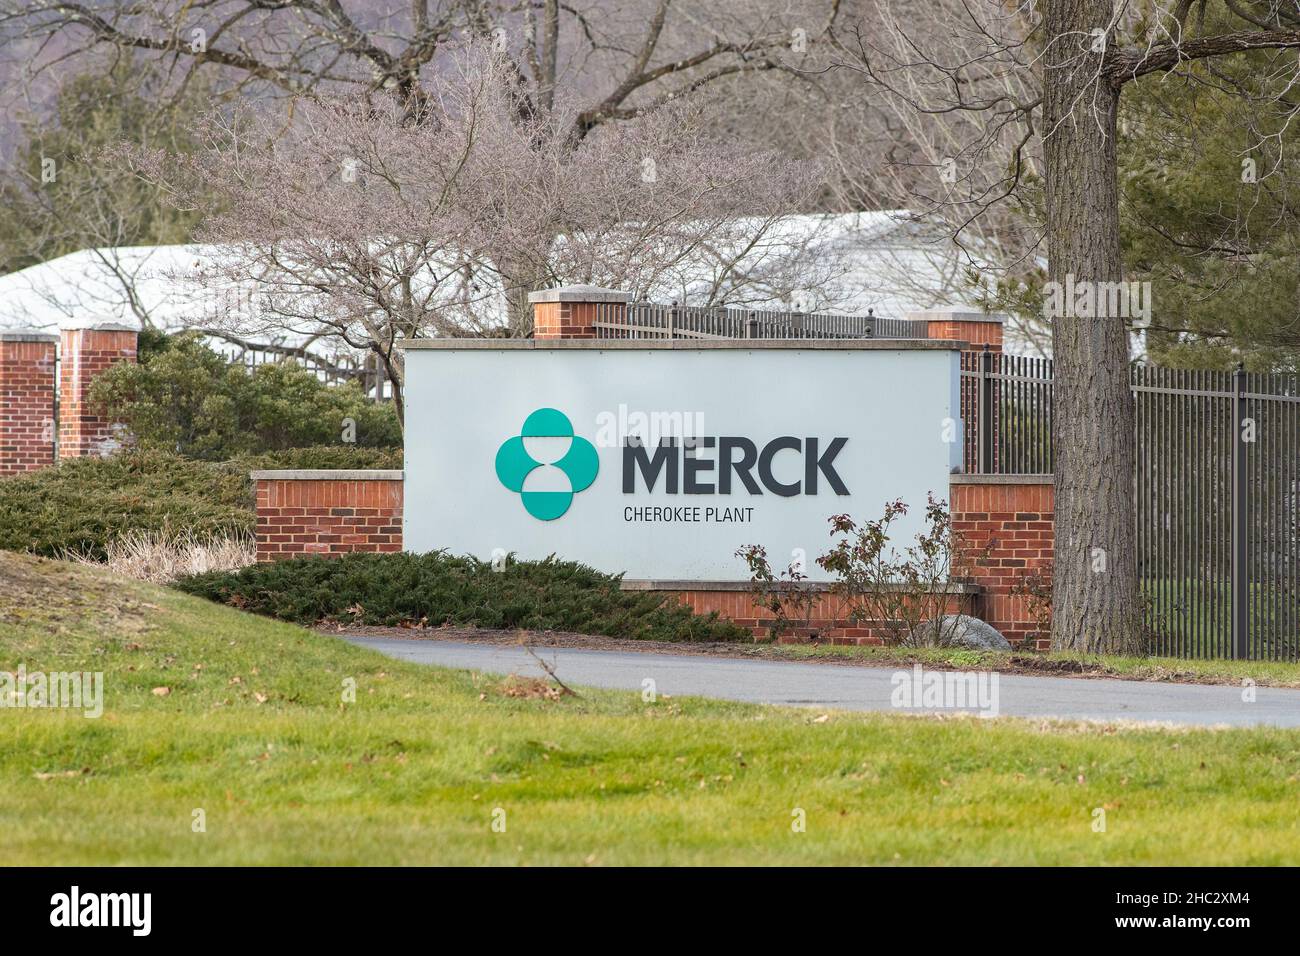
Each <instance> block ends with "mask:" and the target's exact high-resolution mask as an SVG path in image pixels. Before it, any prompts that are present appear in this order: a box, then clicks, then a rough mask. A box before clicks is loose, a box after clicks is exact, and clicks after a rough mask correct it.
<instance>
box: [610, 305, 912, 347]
mask: <svg viewBox="0 0 1300 956" xmlns="http://www.w3.org/2000/svg"><path fill="white" fill-rule="evenodd" d="M596 308H597V311H596V319H595V320H594V321H593V322H592V325H593V327H594V328H595V330H596V338H598V339H871V338H906V339H923V338H925V337H926V323H925V322H921V321H914V320H911V319H889V318H877V317H876V316H875V315H872V314H867V315H831V314H829V313H824V312H780V311H775V310H770V309H732V308H726V307H723V306H703V307H701V306H682V305H677V304H675V303H674V304H671V305H659V304H656V303H653V302H631V303H628V304H627V305H622V304H619V303H601V304H600V305H598V306H597V307H596Z"/></svg>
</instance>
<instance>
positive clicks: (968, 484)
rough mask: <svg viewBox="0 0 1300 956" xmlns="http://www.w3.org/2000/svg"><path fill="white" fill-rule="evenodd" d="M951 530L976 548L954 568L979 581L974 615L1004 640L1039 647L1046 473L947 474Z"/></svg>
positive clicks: (1045, 564)
mask: <svg viewBox="0 0 1300 956" xmlns="http://www.w3.org/2000/svg"><path fill="white" fill-rule="evenodd" d="M949 482H950V488H949V490H950V491H951V501H952V504H951V513H952V526H953V530H954V531H956V532H958V533H959V534H960V535H961V536H962V538H963V540H964V541H965V542H966V543H968V544H969V545H971V546H972V547H973V548H974V549H975V552H976V555H975V556H974V558H973V559H971V556H970V555H968V556H967V557H968V560H967V561H965V562H963V565H962V566H961V567H960V568H958V569H955V570H957V571H958V572H959V574H960V576H961V577H963V578H967V579H969V580H970V581H971V582H972V583H974V584H978V585H980V587H981V589H982V591H981V595H980V598H979V611H978V615H979V617H980V618H982V619H983V620H984V621H987V622H988V623H989V624H992V625H993V626H994V627H996V628H997V629H998V630H999V631H1001V632H1002V633H1003V635H1005V636H1006V639H1007V640H1009V641H1010V642H1011V643H1012V644H1020V645H1021V646H1023V647H1026V648H1029V649H1034V648H1037V649H1041V650H1046V649H1047V647H1048V646H1049V644H1050V638H1051V635H1050V634H1049V633H1047V632H1046V629H1045V627H1044V624H1043V623H1042V622H1041V621H1040V618H1041V617H1043V616H1044V614H1045V613H1046V612H1047V611H1050V607H1051V603H1050V602H1051V582H1052V544H1053V541H1054V540H1055V535H1056V521H1055V488H1054V486H1053V484H1052V477H1051V475H952V476H950V478H949Z"/></svg>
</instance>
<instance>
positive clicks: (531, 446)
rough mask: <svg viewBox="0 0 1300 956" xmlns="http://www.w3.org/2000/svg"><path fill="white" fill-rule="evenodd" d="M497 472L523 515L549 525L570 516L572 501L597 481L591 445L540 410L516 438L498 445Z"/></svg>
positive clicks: (554, 414) (559, 416)
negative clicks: (559, 518) (568, 514)
mask: <svg viewBox="0 0 1300 956" xmlns="http://www.w3.org/2000/svg"><path fill="white" fill-rule="evenodd" d="M539 468H541V469H543V471H541V472H538V471H537V469H539ZM496 470H497V478H498V479H500V481H501V484H503V485H505V486H506V487H507V488H509V489H510V490H511V491H513V492H515V493H516V494H517V495H519V498H520V500H521V501H522V502H523V505H524V510H525V511H527V512H528V513H529V514H530V515H532V516H533V517H534V518H537V519H538V520H540V521H554V520H555V519H556V518H558V517H560V516H561V515H562V514H564V513H565V512H566V511H568V510H569V505H570V504H572V503H573V496H574V495H576V494H577V493H578V492H580V491H583V490H585V489H586V488H589V487H590V486H591V483H592V482H593V481H595V480H596V473H597V472H598V471H599V470H600V459H599V457H598V456H597V455H596V447H595V446H594V445H592V443H591V442H589V441H587V439H585V438H581V437H579V436H577V435H575V434H573V425H572V424H571V423H570V422H569V419H568V417H567V416H566V415H565V414H564V413H563V412H560V411H556V410H555V409H554V408H539V409H537V411H535V412H533V413H532V414H531V415H529V416H528V418H526V419H525V420H524V426H523V428H521V429H520V430H519V434H518V435H516V436H514V437H513V438H508V439H506V440H505V441H504V442H502V443H501V447H500V448H498V449H497V458H496ZM525 483H527V484H528V485H529V486H530V487H529V488H528V489H525V488H524V484H525ZM549 486H554V487H549ZM566 486H567V487H566Z"/></svg>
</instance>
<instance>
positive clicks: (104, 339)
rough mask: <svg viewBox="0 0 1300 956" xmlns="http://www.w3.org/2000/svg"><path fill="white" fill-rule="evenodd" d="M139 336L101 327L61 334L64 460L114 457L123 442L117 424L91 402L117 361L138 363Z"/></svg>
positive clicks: (109, 326)
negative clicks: (93, 390)
mask: <svg viewBox="0 0 1300 956" xmlns="http://www.w3.org/2000/svg"><path fill="white" fill-rule="evenodd" d="M137 336H138V333H137V332H136V330H135V329H133V328H130V327H129V326H125V325H113V324H100V325H93V326H87V327H85V328H67V329H63V330H61V331H60V337H61V339H62V347H61V353H62V360H61V362H60V364H59V457H60V458H83V457H86V456H88V455H94V456H104V455H109V454H112V453H113V452H114V451H116V450H117V449H118V448H119V447H120V446H121V443H122V436H121V435H120V434H119V431H118V428H117V426H115V425H114V423H113V422H110V421H109V420H108V419H107V418H104V417H103V416H102V415H100V414H99V413H98V410H97V409H96V408H94V407H93V406H92V405H91V404H90V402H89V401H88V396H89V394H90V386H91V383H92V382H94V380H95V378H96V376H98V375H99V374H100V373H101V372H103V371H104V370H105V369H106V368H108V367H109V366H110V365H113V364H114V363H116V362H134V361H135V360H136V349H137V343H136V339H137Z"/></svg>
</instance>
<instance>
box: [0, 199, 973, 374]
mask: <svg viewBox="0 0 1300 956" xmlns="http://www.w3.org/2000/svg"><path fill="white" fill-rule="evenodd" d="M791 244H795V245H800V246H801V247H802V248H804V249H806V250H808V251H811V252H812V255H811V256H810V257H808V258H807V261H809V262H811V263H812V264H813V266H814V269H813V272H812V275H813V278H812V279H811V284H812V285H814V286H815V287H814V288H809V289H807V290H804V291H803V292H802V293H797V294H795V295H794V296H789V297H787V298H788V299H791V300H793V301H784V300H775V299H769V300H763V299H762V298H761V295H762V291H761V289H762V283H758V284H757V285H756V288H757V289H758V290H759V291H758V292H754V291H752V290H751V291H750V292H749V294H748V295H747V297H746V298H745V300H744V302H743V306H744V307H747V308H772V309H783V308H784V309H789V308H797V309H799V310H801V311H827V312H837V313H842V314H865V313H866V312H867V311H868V310H872V311H874V312H875V314H876V315H877V316H880V317H891V318H901V317H903V315H904V314H905V313H907V312H913V311H922V310H925V309H928V308H932V307H935V306H943V305H950V306H959V307H967V308H977V303H976V300H977V295H976V292H975V290H972V289H970V288H968V286H967V284H966V281H965V278H964V276H965V270H966V266H967V263H966V262H965V260H964V259H963V258H962V257H961V255H960V254H959V252H958V250H957V249H956V248H955V247H954V246H953V245H952V244H951V243H950V242H946V241H943V240H942V239H939V238H933V237H926V236H925V235H924V234H923V233H922V232H921V230H919V229H918V228H917V227H916V226H915V225H914V224H912V223H910V222H908V221H906V213H905V212H903V211H882V212H866V213H848V214H839V215H805V216H790V217H786V218H785V219H782V220H779V221H778V222H777V223H776V225H775V226H774V227H773V228H772V229H771V230H770V231H769V233H768V235H767V237H766V238H765V240H764V241H763V242H762V243H760V244H759V245H758V246H757V247H756V248H755V249H754V250H752V251H751V253H750V254H749V255H750V256H751V259H752V261H753V263H754V266H753V272H754V273H755V274H760V273H761V272H762V270H763V269H765V268H769V269H773V270H775V269H777V268H779V267H780V266H779V263H778V264H777V265H776V266H772V265H771V264H770V263H767V262H765V261H764V257H765V256H767V257H773V258H775V257H778V256H779V255H780V253H779V252H777V251H776V250H778V249H782V248H783V249H787V250H788V249H789V248H790V246H791ZM222 248H223V247H220V246H210V245H197V244H193V245H175V246H137V247H123V248H108V249H84V250H82V251H80V252H74V253H71V254H70V255H66V256H62V257H60V258H58V259H52V260H50V261H48V262H43V263H40V264H39V265H34V266H31V267H29V268H26V269H23V270H21V271H19V272H14V273H11V274H9V275H6V276H0V330H2V329H17V328H32V329H39V330H43V331H53V330H57V329H58V328H60V327H67V326H68V325H69V324H70V323H85V322H116V323H124V324H128V325H132V326H135V327H139V326H140V324H141V316H142V315H147V316H148V317H149V320H150V321H151V323H152V324H153V325H155V326H157V327H159V328H162V329H165V330H168V331H174V330H179V329H182V328H194V327H209V326H215V325H220V326H221V327H223V328H226V329H236V330H237V329H238V322H237V321H235V322H233V323H232V321H231V316H232V315H237V314H238V313H239V312H240V310H241V309H242V310H248V309H249V308H251V306H249V305H247V303H251V302H254V301H256V297H255V296H254V295H253V294H252V293H253V291H254V288H255V287H254V286H253V285H252V284H251V283H250V284H249V285H247V286H245V287H242V288H241V287H240V286H239V285H238V284H229V285H226V286H224V287H215V288H214V287H213V283H212V282H211V280H210V278H209V280H208V281H205V282H202V283H201V282H199V281H198V280H197V276H198V275H199V274H200V273H207V274H208V275H209V277H210V276H211V274H212V273H213V272H214V271H215V266H216V265H217V264H218V263H219V261H220V258H221V255H222ZM747 261H748V260H747ZM728 263H729V257H728V256H727V255H725V254H722V251H720V250H716V249H714V250H710V251H709V254H701V255H700V256H699V257H698V258H697V259H696V260H693V261H691V262H689V263H687V264H686V265H685V266H683V267H681V268H680V269H678V270H676V272H675V273H673V274H672V275H671V276H669V277H667V278H663V277H661V278H660V279H659V280H658V282H657V284H656V286H655V287H654V288H653V289H651V290H648V295H647V296H646V297H648V298H650V299H651V300H654V301H665V302H666V301H670V300H676V301H680V302H682V303H683V304H691V303H692V302H693V301H698V300H699V296H700V295H701V294H702V293H706V292H707V290H708V289H709V288H711V287H712V286H713V284H714V282H715V279H716V275H715V273H716V272H717V271H719V270H721V269H723V268H725V267H726V265H727V264H728ZM755 295H758V296H759V297H760V298H757V299H756V298H755V297H754V296H755ZM738 304H739V303H738ZM310 337H311V336H310V330H307V329H304V330H303V331H302V332H301V333H297V334H292V333H285V334H283V335H280V336H279V337H278V341H279V342H280V344H286V345H301V344H303V342H304V341H306V340H307V339H309V338H310ZM256 338H258V339H259V340H260V341H266V340H267V338H268V337H267V336H266V335H264V334H263V335H258V336H256ZM328 350H330V351H333V347H330V348H329V349H328Z"/></svg>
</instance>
